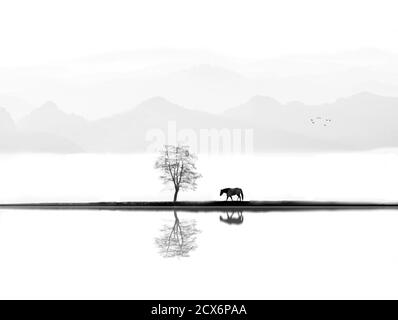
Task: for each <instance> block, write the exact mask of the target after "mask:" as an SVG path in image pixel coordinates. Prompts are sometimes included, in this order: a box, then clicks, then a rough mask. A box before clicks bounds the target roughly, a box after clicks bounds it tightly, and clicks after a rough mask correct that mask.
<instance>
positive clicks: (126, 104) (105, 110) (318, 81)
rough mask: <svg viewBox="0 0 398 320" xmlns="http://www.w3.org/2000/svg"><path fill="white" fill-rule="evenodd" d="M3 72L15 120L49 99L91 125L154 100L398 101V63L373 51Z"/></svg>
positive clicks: (1, 84) (0, 93)
mask: <svg viewBox="0 0 398 320" xmlns="http://www.w3.org/2000/svg"><path fill="white" fill-rule="evenodd" d="M0 71H1V72H0V105H1V106H3V107H5V108H6V109H7V110H8V112H9V113H10V114H11V115H12V116H13V117H14V118H15V117H18V118H20V116H21V115H26V114H27V112H30V111H32V105H38V104H39V103H41V102H42V101H45V100H46V99H48V97H49V96H51V98H52V99H53V100H54V101H57V103H59V105H60V106H63V108H65V109H64V110H65V112H68V113H75V114H80V115H82V116H84V117H86V118H88V119H98V118H101V117H102V118H103V117H106V116H107V115H112V114H115V113H121V112H124V110H126V109H128V108H131V107H132V106H135V105H137V104H139V103H140V102H141V101H144V100H147V99H150V98H151V97H154V96H162V97H164V98H166V99H168V100H170V101H173V102H174V103H176V104H178V105H181V106H184V107H185V108H188V109H193V110H200V111H205V112H210V113H215V114H216V113H219V112H222V111H225V110H227V109H229V108H231V107H233V106H235V105H238V104H243V103H245V102H246V101H248V100H249V99H250V98H251V97H253V96H256V95H261V96H270V97H273V98H275V99H277V100H278V101H282V102H284V103H286V102H288V101H292V100H295V101H302V102H304V103H306V104H316V105H319V104H321V103H324V102H333V101H335V100H336V99H337V98H339V97H342V96H350V95H353V94H356V93H358V92H361V91H369V92H374V93H377V94H379V95H382V96H398V55H396V54H392V53H388V52H384V51H380V50H371V49H362V50H356V51H351V52H343V53H337V54H323V55H295V56H284V57H279V58H270V59H263V60H259V61H240V60H237V59H231V58H228V57H221V56H218V55H214V54H211V53H205V52H196V51H195V50H191V51H181V52H180V51H179V50H169V51H167V50H163V51H162V50H158V51H156V50H155V51H153V52H152V51H151V50H149V51H143V52H125V53H114V54H108V55H102V56H93V57H87V58H85V59H76V60H72V61H66V62H60V63H57V64H54V65H49V66H37V67H29V68H18V69H15V70H14V69H12V68H8V69H2V70H0Z"/></svg>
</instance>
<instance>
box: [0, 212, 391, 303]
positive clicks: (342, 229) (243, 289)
mask: <svg viewBox="0 0 398 320" xmlns="http://www.w3.org/2000/svg"><path fill="white" fill-rule="evenodd" d="M228 214H229V215H230V216H231V213H227V212H204V213H200V212H199V213H192V212H173V211H162V212H152V211H145V212H140V211H134V212H129V211H121V212H119V211H62V210H55V211H51V210H48V211H40V210H31V211H25V210H1V211H0V257H1V261H0V298H122V299H123V298H142V299H144V298H148V299H158V298H159V299H160V298H164V299H173V298H176V299H184V298H185V299H189V298H192V299H199V298H207V299H211V298H215V299H220V298H224V299H242V298H254V299H257V298H259V299H265V298H398V273H397V272H396V270H398V250H397V248H398V232H397V229H398V212H397V211H395V210H389V211H379V210H375V211H333V212H329V211H311V212H306V211H299V212H297V211H295V212H267V213H264V212H252V213H250V212H243V213H242V216H241V217H240V214H239V213H235V214H234V215H233V217H232V218H233V219H235V221H231V220H230V219H229V220H228ZM176 217H177V219H178V223H177V224H176V221H177V220H176ZM228 222H231V223H228ZM181 235H182V236H183V237H182V239H183V240H182V244H181ZM167 246H169V247H168V248H167Z"/></svg>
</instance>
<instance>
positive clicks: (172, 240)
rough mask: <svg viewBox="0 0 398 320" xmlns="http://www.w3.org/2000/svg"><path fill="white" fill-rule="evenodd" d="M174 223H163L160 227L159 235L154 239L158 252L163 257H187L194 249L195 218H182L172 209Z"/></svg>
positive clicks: (196, 231)
mask: <svg viewBox="0 0 398 320" xmlns="http://www.w3.org/2000/svg"><path fill="white" fill-rule="evenodd" d="M174 219H175V220H174V225H173V226H168V225H164V226H163V228H162V229H161V232H162V234H161V236H160V237H159V238H157V239H156V244H157V245H158V246H159V249H160V254H161V255H162V256H164V257H189V253H190V252H191V251H192V250H194V249H196V247H197V246H196V234H197V233H198V232H199V230H198V229H196V221H195V220H182V221H180V219H179V218H178V216H177V212H176V211H175V210H174Z"/></svg>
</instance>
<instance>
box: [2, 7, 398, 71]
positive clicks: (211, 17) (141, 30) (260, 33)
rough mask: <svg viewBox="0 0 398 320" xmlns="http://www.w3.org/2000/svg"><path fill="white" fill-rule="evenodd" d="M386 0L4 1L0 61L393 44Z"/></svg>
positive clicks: (269, 52) (262, 53)
mask: <svg viewBox="0 0 398 320" xmlns="http://www.w3.org/2000/svg"><path fill="white" fill-rule="evenodd" d="M397 12H398V3H397V1H388V0H377V1H376V0H373V1H366V0H360V1H355V0H342V1H340V0H330V1H329V0H324V1H319V0H300V1H297V0H275V1H264V0H261V1H254V0H239V1H233V0H200V1H189V0H167V1H165V0H145V1H131V0H126V1H121V0H106V1H101V0H93V1H91V0H65V1H64V0H57V1H54V0H35V1H31V0H1V2H0V41H1V42H0V43H1V50H0V65H1V66H13V65H20V64H22V65H26V64H28V65H29V64H35V63H43V62H47V61H52V60H58V59H65V58H73V57H80V56H86V55H91V54H98V53H105V52H114V51H129V50H137V49H138V50H139V49H150V48H188V49H190V48H192V49H203V50H209V51H213V52H216V53H220V54H225V55H229V56H236V57H242V58H263V57H270V56H278V55H281V54H295V53H322V52H336V51H344V50H351V49H358V48H363V47H375V48H379V49H387V50H391V51H398V42H397V41H396V36H397V34H398V19H397Z"/></svg>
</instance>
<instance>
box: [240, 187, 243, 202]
mask: <svg viewBox="0 0 398 320" xmlns="http://www.w3.org/2000/svg"><path fill="white" fill-rule="evenodd" d="M240 194H241V195H242V200H243V190H242V189H240Z"/></svg>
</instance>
